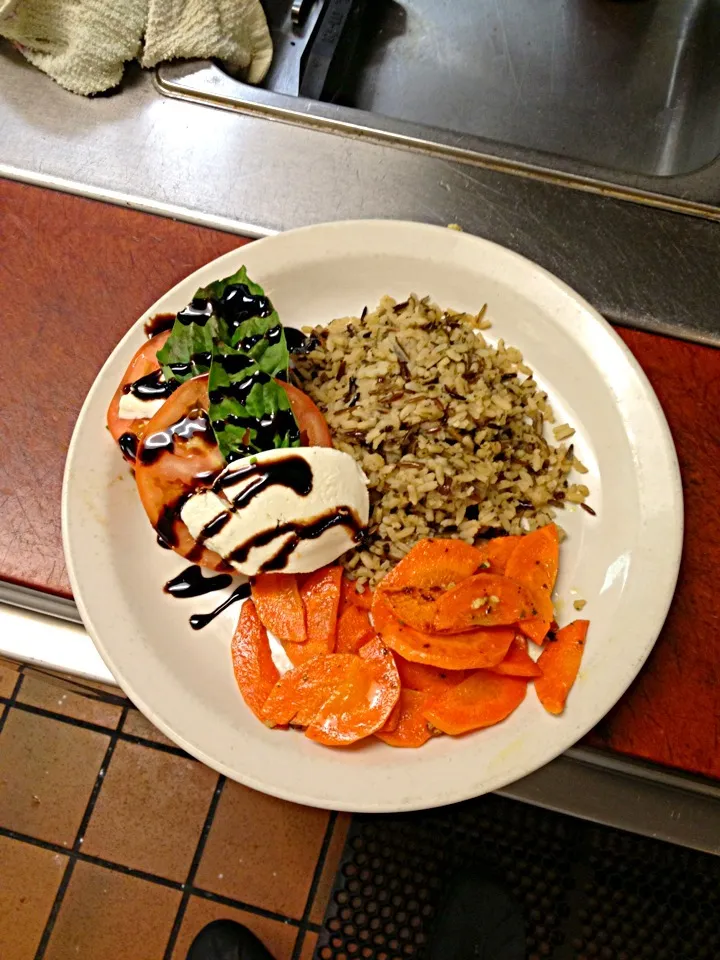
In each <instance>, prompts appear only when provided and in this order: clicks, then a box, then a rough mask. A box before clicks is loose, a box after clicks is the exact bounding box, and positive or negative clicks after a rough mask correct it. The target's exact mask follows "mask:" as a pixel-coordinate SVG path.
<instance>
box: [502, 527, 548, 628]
mask: <svg viewBox="0 0 720 960" xmlns="http://www.w3.org/2000/svg"><path fill="white" fill-rule="evenodd" d="M558 560H559V549H558V532H557V527H556V526H555V524H554V523H549V524H548V525H547V526H546V527H541V528H540V529H539V530H535V531H533V533H528V534H527V535H526V536H524V537H521V538H520V543H518V545H517V546H516V547H515V549H514V550H513V552H512V554H511V555H510V559H509V560H508V562H507V566H506V567H505V576H506V577H510V579H511V580H517V581H518V583H522V584H524V586H526V587H527V588H528V590H529V591H530V593H531V595H532V598H533V600H534V602H535V609H536V610H537V612H538V615H537V617H533V618H532V619H529V620H526V621H524V622H523V623H520V625H519V626H520V629H521V630H522V632H523V633H524V634H525V636H526V637H529V638H530V639H531V640H532V641H533V642H534V643H542V642H543V640H544V639H545V636H546V634H547V632H548V630H549V629H550V623H551V622H552V620H553V618H554V616H555V612H554V609H553V602H552V592H553V588H554V586H555V581H556V579H557V573H558Z"/></svg>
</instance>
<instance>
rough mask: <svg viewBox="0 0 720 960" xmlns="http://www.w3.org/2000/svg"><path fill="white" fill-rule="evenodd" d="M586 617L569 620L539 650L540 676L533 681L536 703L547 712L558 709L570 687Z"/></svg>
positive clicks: (577, 663) (581, 646) (575, 668)
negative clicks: (542, 648) (541, 649)
mask: <svg viewBox="0 0 720 960" xmlns="http://www.w3.org/2000/svg"><path fill="white" fill-rule="evenodd" d="M589 626H590V621H589V620H573V622H572V623H569V624H568V625H567V626H566V627H563V628H562V630H558V632H557V634H556V636H555V640H554V641H553V642H552V643H548V644H547V645H546V647H545V649H544V650H543V652H542V653H541V654H540V659H539V660H538V666H539V667H540V669H541V670H542V676H541V677H538V679H537V680H536V681H535V689H536V691H537V695H538V699H539V700H540V703H541V704H542V705H543V706H544V707H545V709H546V710H547V712H548V713H555V714H557V713H562V712H563V710H564V709H565V701H566V700H567V695H568V693H570V688H571V687H572V685H573V683H575V677H577V675H578V670H579V669H580V661H581V660H582V655H583V650H584V649H585V637H586V635H587V631H588V627H589Z"/></svg>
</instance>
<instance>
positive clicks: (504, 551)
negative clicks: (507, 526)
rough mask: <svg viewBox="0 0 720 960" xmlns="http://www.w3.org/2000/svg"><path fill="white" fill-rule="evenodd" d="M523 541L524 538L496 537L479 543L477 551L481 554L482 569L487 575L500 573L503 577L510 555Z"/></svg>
mask: <svg viewBox="0 0 720 960" xmlns="http://www.w3.org/2000/svg"><path fill="white" fill-rule="evenodd" d="M521 540H522V537H495V538H494V539H492V540H486V541H485V542H484V543H479V544H478V545H477V549H478V551H479V553H480V557H481V560H480V566H481V567H482V569H483V570H485V572H486V573H499V574H500V575H501V576H503V575H504V574H505V568H506V566H507V562H508V560H509V559H510V555H511V554H512V552H513V551H514V549H515V547H516V546H517V545H518V543H520V541H521ZM486 565H487V566H486Z"/></svg>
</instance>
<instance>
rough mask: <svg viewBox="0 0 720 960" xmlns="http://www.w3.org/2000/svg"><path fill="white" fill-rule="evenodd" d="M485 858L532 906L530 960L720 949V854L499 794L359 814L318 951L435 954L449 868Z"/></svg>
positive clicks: (670, 956)
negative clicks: (402, 811) (401, 811)
mask: <svg viewBox="0 0 720 960" xmlns="http://www.w3.org/2000/svg"><path fill="white" fill-rule="evenodd" d="M474 862H480V863H482V864H484V865H486V866H487V868H488V870H489V871H490V872H491V873H493V874H494V875H495V877H496V878H497V880H498V881H499V882H500V883H502V884H503V885H504V886H505V887H506V888H507V890H508V891H511V892H512V893H513V895H514V897H515V899H516V900H517V901H518V903H519V904H520V905H521V906H522V908H523V912H524V916H525V925H526V927H525V928H526V934H527V953H526V956H527V960H541V958H542V960H544V958H550V960H595V958H597V960H646V958H652V960H718V958H720V858H715V857H712V856H709V855H706V854H701V853H696V852H694V851H691V850H686V849H684V848H682V847H675V846H672V845H670V844H666V843H662V842H660V841H657V840H648V839H645V838H643V837H638V836H635V835H634V834H629V833H623V832H622V831H619V830H611V829H609V828H606V827H599V826H596V825H594V824H590V823H586V822H584V821H581V820H575V819H573V818H572V817H567V816H563V815H561V814H556V813H549V812H547V811H544V810H540V809H538V808H536V807H531V806H527V805H525V804H522V803H518V802H516V801H513V800H506V799H504V798H501V797H497V796H487V797H481V798H479V799H478V800H474V801H470V802H468V803H465V804H460V805H458V806H454V807H447V808H444V809H442V810H438V811H429V812H426V813H417V814H409V815H402V816H400V815H398V816H374V817H373V816H357V817H355V818H354V820H353V824H352V827H351V830H350V833H349V835H348V840H347V844H346V846H345V851H344V854H343V858H342V861H341V866H340V869H339V871H338V874H337V876H336V879H335V886H334V889H333V893H332V895H331V898H330V902H329V904H328V909H327V913H326V916H325V921H324V925H323V930H322V932H321V934H320V938H319V941H318V947H317V951H316V954H315V958H316V960H354V958H358V960H407V958H414V960H423V957H424V956H425V952H426V944H427V941H428V938H429V936H430V935H431V933H432V927H433V918H434V915H435V911H436V908H437V905H438V902H439V900H440V897H441V896H442V891H443V887H444V885H445V882H446V880H447V877H448V875H449V874H450V873H451V872H452V871H453V870H455V869H457V868H458V867H461V866H463V865H465V864H469V863H474Z"/></svg>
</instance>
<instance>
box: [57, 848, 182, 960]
mask: <svg viewBox="0 0 720 960" xmlns="http://www.w3.org/2000/svg"><path fill="white" fill-rule="evenodd" d="M180 896H181V894H180V891H179V890H171V889H169V888H168V887H163V886H161V885H160V884H159V883H149V882H148V881H146V880H138V878H137V877H129V876H127V875H125V874H122V873H116V872H115V871H112V870H106V869H105V868H104V867H97V866H95V865H94V864H92V863H83V862H79V863H77V864H76V865H75V869H74V870H73V874H72V877H71V878H70V883H69V885H68V888H67V892H66V894H65V899H64V900H63V903H62V906H61V907H60V912H59V913H58V916H57V920H56V921H55V928H54V929H53V932H52V935H51V937H50V943H49V944H48V949H47V953H46V954H45V960H102V958H107V960H162V956H163V953H164V951H165V947H166V946H167V941H168V937H169V936H170V930H171V929H172V925H173V920H174V919H175V914H176V913H177V908H178V905H179V903H180Z"/></svg>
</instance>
